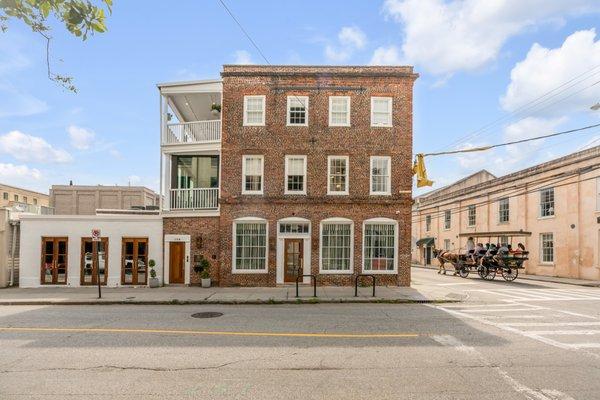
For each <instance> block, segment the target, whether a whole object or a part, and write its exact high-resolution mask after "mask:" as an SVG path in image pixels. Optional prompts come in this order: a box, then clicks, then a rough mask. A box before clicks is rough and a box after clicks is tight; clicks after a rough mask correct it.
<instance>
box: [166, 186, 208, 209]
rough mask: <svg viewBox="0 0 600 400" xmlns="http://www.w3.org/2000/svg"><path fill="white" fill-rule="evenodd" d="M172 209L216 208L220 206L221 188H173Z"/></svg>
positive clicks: (170, 203) (171, 195) (170, 204)
mask: <svg viewBox="0 0 600 400" xmlns="http://www.w3.org/2000/svg"><path fill="white" fill-rule="evenodd" d="M169 206H170V209H171V210H216V209H217V208H218V207H219V188H196V189H171V193H170V194H169Z"/></svg>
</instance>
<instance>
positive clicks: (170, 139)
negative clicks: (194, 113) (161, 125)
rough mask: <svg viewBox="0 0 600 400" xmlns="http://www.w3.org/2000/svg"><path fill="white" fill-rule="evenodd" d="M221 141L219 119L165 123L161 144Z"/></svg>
mask: <svg viewBox="0 0 600 400" xmlns="http://www.w3.org/2000/svg"><path fill="white" fill-rule="evenodd" d="M219 141H221V120H218V119H215V120H211V121H194V122H183V123H178V124H167V127H166V129H165V130H164V133H163V138H162V144H180V143H214V142H219Z"/></svg>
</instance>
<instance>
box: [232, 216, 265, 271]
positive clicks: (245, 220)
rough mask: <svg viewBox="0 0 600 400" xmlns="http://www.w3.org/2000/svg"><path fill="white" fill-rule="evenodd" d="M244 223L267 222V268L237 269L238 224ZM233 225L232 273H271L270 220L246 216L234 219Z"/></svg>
mask: <svg viewBox="0 0 600 400" xmlns="http://www.w3.org/2000/svg"><path fill="white" fill-rule="evenodd" d="M239 223H240V224H244V223H250V224H252V223H264V224H265V232H266V240H265V268H264V269H237V268H236V264H237V262H236V261H237V260H236V256H235V250H236V247H237V235H236V230H237V224H239ZM231 226H232V232H231V234H232V239H231V243H232V246H231V273H232V274H267V273H269V221H267V220H266V219H264V218H258V217H244V218H237V219H234V220H233V224H232V225H231Z"/></svg>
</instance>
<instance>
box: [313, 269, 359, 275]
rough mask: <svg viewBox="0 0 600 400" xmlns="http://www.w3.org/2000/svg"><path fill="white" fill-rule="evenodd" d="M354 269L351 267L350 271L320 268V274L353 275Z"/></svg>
mask: <svg viewBox="0 0 600 400" xmlns="http://www.w3.org/2000/svg"><path fill="white" fill-rule="evenodd" d="M353 273H354V270H353V269H351V270H349V271H331V270H325V271H324V270H321V269H319V275H352V274H353Z"/></svg>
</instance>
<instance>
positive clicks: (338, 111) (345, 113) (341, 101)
mask: <svg viewBox="0 0 600 400" xmlns="http://www.w3.org/2000/svg"><path fill="white" fill-rule="evenodd" d="M329 126H350V97H349V96H329Z"/></svg>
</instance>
